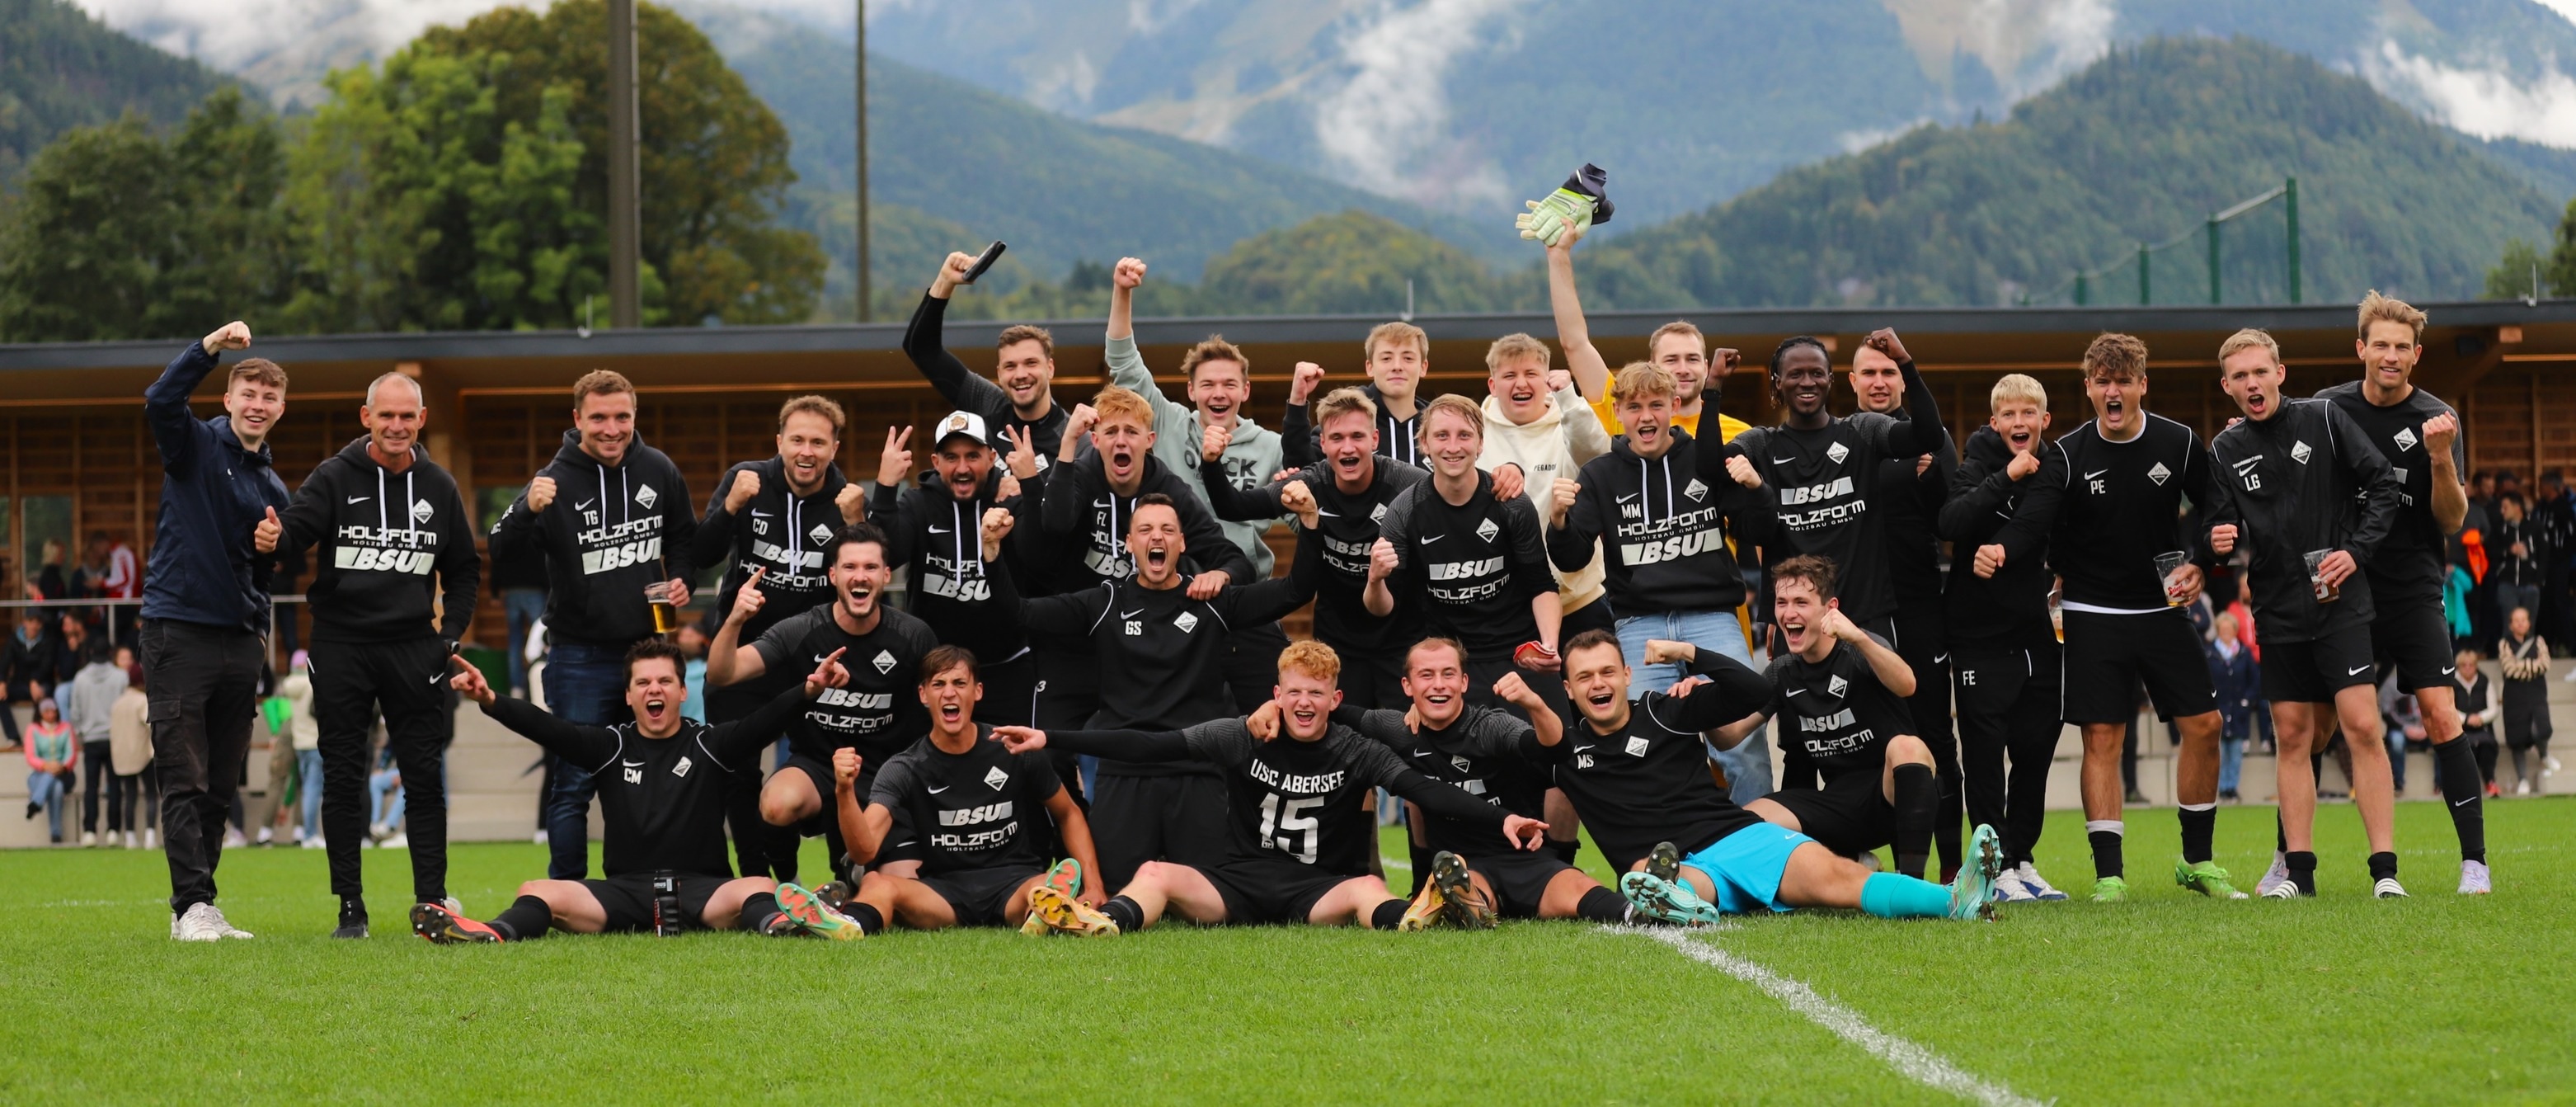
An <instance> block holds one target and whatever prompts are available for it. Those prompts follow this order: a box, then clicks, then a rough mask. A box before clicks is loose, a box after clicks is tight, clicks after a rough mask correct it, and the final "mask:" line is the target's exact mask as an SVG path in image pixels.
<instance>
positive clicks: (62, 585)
mask: <svg viewBox="0 0 2576 1107" xmlns="http://www.w3.org/2000/svg"><path fill="white" fill-rule="evenodd" d="M37 561H38V563H39V567H38V568H37V570H36V579H35V583H33V584H30V585H28V586H27V598H28V599H31V600H67V599H70V598H72V582H71V578H69V577H66V576H64V575H63V544H62V543H60V542H55V541H52V540H50V539H48V540H47V541H46V542H45V544H44V547H43V551H42V552H41V553H40V554H39V555H38V557H37ZM71 610H72V609H71V608H69V607H48V608H46V609H45V625H46V626H48V627H52V626H58V625H60V624H61V623H62V619H63V616H64V615H66V614H68V613H70V611H71Z"/></svg>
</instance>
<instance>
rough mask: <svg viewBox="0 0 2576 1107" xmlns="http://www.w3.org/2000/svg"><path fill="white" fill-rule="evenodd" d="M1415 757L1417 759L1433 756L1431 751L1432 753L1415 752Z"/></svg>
mask: <svg viewBox="0 0 2576 1107" xmlns="http://www.w3.org/2000/svg"><path fill="white" fill-rule="evenodd" d="M1413 756H1415V757H1429V756H1431V751H1430V750H1415V751H1413Z"/></svg>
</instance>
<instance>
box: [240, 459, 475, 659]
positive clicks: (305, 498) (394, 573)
mask: <svg viewBox="0 0 2576 1107" xmlns="http://www.w3.org/2000/svg"><path fill="white" fill-rule="evenodd" d="M411 457H412V461H411V467H410V468H407V469H404V470H403V471H402V472H399V473H397V472H394V471H392V470H390V469H387V468H385V467H384V466H382V465H379V464H377V463H376V459H375V458H373V457H371V456H368V453H367V439H366V436H364V435H360V436H359V437H358V438H357V440H355V441H353V442H351V443H349V444H348V445H347V446H343V447H341V449H340V452H339V453H338V454H335V455H333V456H331V457H330V458H328V459H326V460H324V461H323V462H322V464H320V465H318V466H315V467H314V469H313V475H311V476H309V477H306V478H304V484H303V486H302V487H300V488H297V489H296V490H295V499H294V501H293V502H291V503H289V504H288V505H287V507H286V511H285V513H284V514H282V515H280V516H279V517H278V518H279V520H280V522H282V523H283V524H284V527H285V534H284V535H282V536H281V537H280V538H279V540H278V551H277V552H278V554H279V556H281V557H283V556H286V555H288V554H291V553H294V552H297V551H301V550H304V549H305V548H307V547H315V549H314V552H313V583H312V585H311V586H310V587H308V588H307V589H306V590H305V592H306V595H307V596H309V597H310V598H311V601H312V605H313V640H314V641H316V642H391V641H404V640H410V639H417V638H428V637H431V636H433V635H435V636H437V637H440V638H444V639H447V640H448V641H451V642H453V641H456V640H458V639H461V638H463V637H465V625H466V623H468V622H470V621H472V620H473V618H474V599H475V593H476V592H477V591H478V590H479V588H480V586H481V583H482V578H483V559H482V557H481V555H479V554H477V553H476V552H475V551H474V524H473V523H472V522H471V521H469V520H468V519H467V518H466V517H465V498H464V497H463V496H461V495H459V494H458V493H457V491H456V479H455V478H454V477H451V476H449V475H448V473H447V470H445V469H441V468H439V467H438V463H436V462H434V461H431V460H430V459H429V451H427V450H424V449H422V448H420V447H419V446H413V447H412V450H411ZM433 573H434V574H436V577H437V579H436V581H435V582H433V581H432V579H431V575H432V574H433ZM441 588H444V589H445V590H446V592H447V602H446V606H445V609H444V610H445V618H444V620H443V621H442V620H439V619H438V618H437V616H438V614H439V611H438V608H437V606H436V604H435V601H436V599H437V596H438V592H439V590H440V589H441Z"/></svg>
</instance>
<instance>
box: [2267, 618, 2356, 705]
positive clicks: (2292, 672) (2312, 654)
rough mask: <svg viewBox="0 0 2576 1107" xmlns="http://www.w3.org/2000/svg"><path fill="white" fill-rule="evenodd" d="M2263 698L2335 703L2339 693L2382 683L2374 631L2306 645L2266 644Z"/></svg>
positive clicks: (2342, 633) (2335, 634) (2348, 631)
mask: <svg viewBox="0 0 2576 1107" xmlns="http://www.w3.org/2000/svg"><path fill="white" fill-rule="evenodd" d="M2262 665H2263V698H2264V699H2267V700H2270V701H2272V702H2273V703H2332V702H2334V698H2335V693H2337V692H2340V691H2342V690H2344V689H2346V688H2352V687H2367V686H2369V685H2372V684H2376V683H2378V681H2379V673H2378V662H2377V661H2376V660H2374V659H2373V658H2372V656H2371V648H2370V628H2369V627H2346V628H2344V629H2342V630H2338V631H2331V632H2328V633H2327V634H2326V635H2325V636H2324V637H2322V638H2316V639H2311V640H2309V641H2306V642H2265V643H2263V661H2262Z"/></svg>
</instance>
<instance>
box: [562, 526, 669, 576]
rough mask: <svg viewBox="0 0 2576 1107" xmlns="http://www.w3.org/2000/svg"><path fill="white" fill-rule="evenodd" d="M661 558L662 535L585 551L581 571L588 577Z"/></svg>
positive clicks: (582, 556)
mask: <svg viewBox="0 0 2576 1107" xmlns="http://www.w3.org/2000/svg"><path fill="white" fill-rule="evenodd" d="M661 557H662V538H661V536H660V535H655V536H654V537H651V538H647V539H645V540H643V541H641V542H629V543H626V544H625V545H622V546H610V547H608V548H607V549H604V550H584V551H582V554H581V571H582V575H584V576H588V575H590V574H592V573H605V572H609V571H611V570H615V569H623V568H625V567H627V566H629V565H642V564H644V563H646V562H648V561H657V560H660V559H661Z"/></svg>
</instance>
